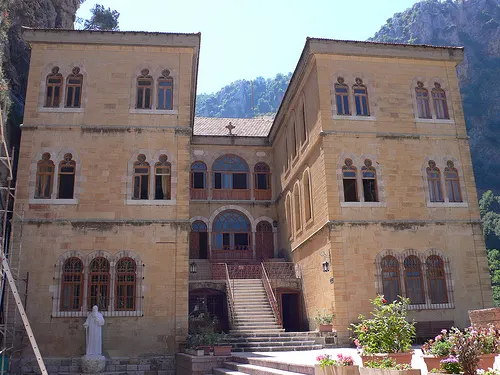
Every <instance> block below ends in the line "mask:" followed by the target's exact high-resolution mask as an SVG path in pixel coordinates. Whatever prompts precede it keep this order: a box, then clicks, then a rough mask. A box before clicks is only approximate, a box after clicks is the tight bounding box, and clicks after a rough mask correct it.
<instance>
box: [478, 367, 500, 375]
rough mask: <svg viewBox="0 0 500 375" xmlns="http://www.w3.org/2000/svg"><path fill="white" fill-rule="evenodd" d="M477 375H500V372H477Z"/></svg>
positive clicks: (491, 370) (490, 370)
mask: <svg viewBox="0 0 500 375" xmlns="http://www.w3.org/2000/svg"><path fill="white" fill-rule="evenodd" d="M477 375H500V370H493V369H492V368H489V369H488V370H477Z"/></svg>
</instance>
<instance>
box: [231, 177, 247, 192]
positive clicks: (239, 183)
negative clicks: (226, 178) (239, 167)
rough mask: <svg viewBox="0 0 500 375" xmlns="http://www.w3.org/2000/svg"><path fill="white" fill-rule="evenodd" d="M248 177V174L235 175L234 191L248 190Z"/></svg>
mask: <svg viewBox="0 0 500 375" xmlns="http://www.w3.org/2000/svg"><path fill="white" fill-rule="evenodd" d="M246 188H247V175H246V173H233V189H246Z"/></svg>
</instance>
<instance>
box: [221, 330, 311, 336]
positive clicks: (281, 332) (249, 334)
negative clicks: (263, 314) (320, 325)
mask: <svg viewBox="0 0 500 375" xmlns="http://www.w3.org/2000/svg"><path fill="white" fill-rule="evenodd" d="M284 331H285V330H284V329H281V330H280V332H268V331H264V332H250V333H242V332H236V333H235V334H232V333H231V334H230V335H228V336H229V337H297V336H299V337H320V336H319V332H317V331H306V332H284Z"/></svg>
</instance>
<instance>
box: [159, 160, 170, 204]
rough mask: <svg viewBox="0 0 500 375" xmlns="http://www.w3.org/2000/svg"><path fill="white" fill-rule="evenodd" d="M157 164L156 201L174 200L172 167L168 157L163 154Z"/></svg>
mask: <svg viewBox="0 0 500 375" xmlns="http://www.w3.org/2000/svg"><path fill="white" fill-rule="evenodd" d="M158 160H159V161H158V162H157V163H156V164H155V199H163V200H170V199H172V179H171V174H172V166H171V165H170V163H169V162H168V161H167V155H165V154H162V155H160V157H159V158H158Z"/></svg>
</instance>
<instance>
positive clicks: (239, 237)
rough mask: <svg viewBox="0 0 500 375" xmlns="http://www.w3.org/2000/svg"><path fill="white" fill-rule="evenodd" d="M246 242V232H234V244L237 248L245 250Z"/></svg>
mask: <svg viewBox="0 0 500 375" xmlns="http://www.w3.org/2000/svg"><path fill="white" fill-rule="evenodd" d="M248 245H249V243H248V233H235V234H234V246H235V249H237V250H246V248H247V246H248Z"/></svg>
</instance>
